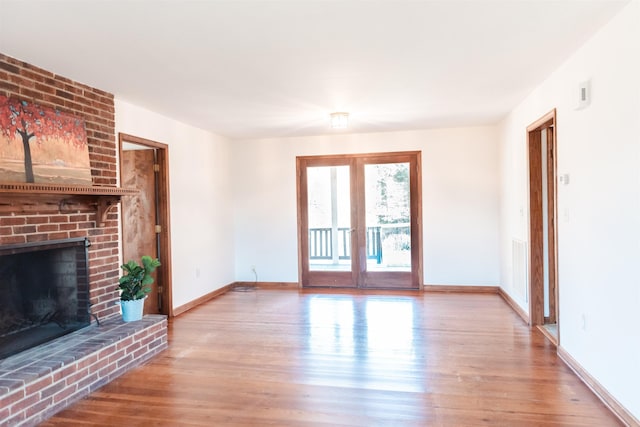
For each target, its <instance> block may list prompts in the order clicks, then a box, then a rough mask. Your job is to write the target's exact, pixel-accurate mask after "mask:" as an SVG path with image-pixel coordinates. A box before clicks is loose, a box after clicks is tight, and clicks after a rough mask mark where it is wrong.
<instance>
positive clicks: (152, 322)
mask: <svg viewBox="0 0 640 427" xmlns="http://www.w3.org/2000/svg"><path fill="white" fill-rule="evenodd" d="M0 95H4V96H6V97H15V98H19V99H21V100H26V101H28V102H31V103H34V104H38V105H41V106H45V107H52V108H55V109H57V110H60V111H64V112H66V113H68V114H71V115H73V116H76V117H80V118H82V119H83V120H84V121H85V125H86V133H87V139H88V146H89V159H90V164H91V176H92V182H93V184H92V185H93V187H96V188H98V189H100V188H102V189H104V190H102V193H107V194H108V193H109V192H110V191H113V190H114V189H115V188H116V187H117V157H116V152H117V147H116V138H115V122H114V114H115V108H114V101H113V95H112V94H110V93H107V92H104V91H102V90H99V89H96V88H93V87H90V86H87V85H84V84H81V83H78V82H74V81H72V80H70V79H67V78H65V77H62V76H59V75H56V74H54V73H52V72H49V71H46V70H43V69H41V68H38V67H35V66H33V65H30V64H27V63H24V62H22V61H19V60H16V59H14V58H11V57H8V56H6V55H3V54H1V53H0ZM0 184H1V183H0ZM12 191H13V192H12V193H11V194H10V195H9V194H8V193H6V192H2V188H0V247H3V246H4V247H12V246H16V245H18V246H19V245H29V244H31V243H36V242H45V241H61V240H68V239H71V240H74V239H85V238H86V239H87V240H88V242H89V243H90V246H89V247H88V250H87V257H88V289H89V304H90V308H89V310H90V319H89V320H90V321H91V326H88V327H85V328H84V329H80V330H78V331H76V332H73V333H71V334H68V335H65V336H63V337H61V338H57V339H55V340H54V341H51V342H50V343H48V344H43V345H41V346H39V347H34V348H32V349H30V350H26V351H24V352H22V353H18V354H16V355H13V356H10V357H7V358H5V359H0V425H5V424H7V425H30V424H33V423H36V422H38V421H39V420H42V419H43V418H44V417H46V416H48V415H51V414H52V413H53V412H55V411H58V410H60V409H62V408H63V407H64V406H66V405H68V404H70V403H72V402H73V400H77V399H79V398H81V397H82V396H84V395H86V394H88V393H89V392H91V391H93V390H94V389H95V388H97V387H99V386H100V385H103V384H104V383H106V382H108V381H110V380H111V379H113V378H115V377H116V376H118V375H120V374H122V373H124V372H125V371H126V370H127V369H131V368H132V367H134V366H136V365H137V364H139V363H142V362H143V361H144V360H147V359H148V358H149V357H151V356H153V355H154V354H156V353H158V352H159V351H161V350H162V349H164V348H166V345H167V341H166V319H165V318H164V316H148V317H147V318H145V320H143V321H141V322H133V323H135V324H124V323H122V321H121V320H120V314H119V307H118V305H117V304H116V302H117V301H118V300H119V297H118V291H117V289H116V283H117V279H118V277H119V275H120V269H119V247H120V243H119V242H120V228H119V219H118V215H119V214H118V209H117V208H116V206H117V204H116V203H114V201H115V200H117V199H115V198H113V197H110V198H109V199H108V203H103V202H104V200H105V199H104V197H103V198H101V197H102V196H103V194H102V193H100V194H101V196H95V195H94V194H93V193H91V194H88V195H85V194H80V195H79V194H71V195H68V194H65V192H64V189H62V190H61V191H59V192H55V191H54V192H53V193H51V194H49V193H47V192H46V191H42V192H40V193H37V194H24V195H21V194H19V193H16V191H19V190H12ZM96 319H98V320H99V323H100V325H98V324H97V323H96ZM86 340H88V341H89V342H90V344H87V343H86Z"/></svg>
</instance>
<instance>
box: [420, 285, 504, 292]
mask: <svg viewBox="0 0 640 427" xmlns="http://www.w3.org/2000/svg"><path fill="white" fill-rule="evenodd" d="M499 289H500V287H498V286H472V285H469V286H463V285H424V286H423V287H422V290H423V291H424V292H445V293H460V294H497V293H498V290H499Z"/></svg>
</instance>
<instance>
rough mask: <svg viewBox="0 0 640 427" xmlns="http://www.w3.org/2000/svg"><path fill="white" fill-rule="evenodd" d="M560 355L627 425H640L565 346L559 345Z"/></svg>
mask: <svg viewBox="0 0 640 427" xmlns="http://www.w3.org/2000/svg"><path fill="white" fill-rule="evenodd" d="M558 356H559V357H560V359H562V361H563V362H564V363H565V364H566V365H567V366H568V367H569V368H570V369H571V370H572V371H573V372H574V373H575V374H576V375H577V376H578V378H580V380H581V381H582V382H583V383H585V384H586V385H587V387H589V388H590V389H591V391H593V393H594V394H595V395H596V396H597V397H598V398H599V399H600V400H601V401H602V403H604V404H605V405H606V406H607V408H609V410H610V411H611V412H612V413H613V414H614V415H615V416H616V417H618V419H620V421H622V422H623V423H624V424H625V425H626V426H627V427H640V420H638V419H637V418H636V417H634V416H633V414H631V413H630V412H629V411H627V409H626V408H625V407H624V406H622V405H621V404H620V402H618V401H617V400H616V398H615V397H613V396H612V395H611V394H610V393H609V392H608V391H607V389H606V388H604V387H603V386H602V385H601V384H600V383H599V382H598V381H597V380H596V379H595V378H593V377H592V376H591V374H589V372H587V370H586V369H584V368H583V367H582V366H581V365H580V364H579V363H578V362H577V361H576V360H575V359H574V358H573V357H572V356H571V355H570V354H569V353H568V352H567V351H566V350H565V349H564V348H562V347H560V346H558Z"/></svg>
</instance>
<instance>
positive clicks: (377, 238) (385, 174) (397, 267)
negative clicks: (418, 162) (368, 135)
mask: <svg viewBox="0 0 640 427" xmlns="http://www.w3.org/2000/svg"><path fill="white" fill-rule="evenodd" d="M364 180H365V181H364V182H365V209H366V218H365V221H366V229H367V231H366V232H367V270H368V271H411V209H410V191H409V163H383V164H368V165H365V166H364Z"/></svg>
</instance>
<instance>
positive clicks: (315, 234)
mask: <svg viewBox="0 0 640 427" xmlns="http://www.w3.org/2000/svg"><path fill="white" fill-rule="evenodd" d="M337 232H338V245H337V249H338V259H342V260H345V259H351V229H350V228H348V227H339V228H338V229H337ZM332 242H333V230H332V229H331V228H310V229H309V259H333V244H332ZM367 259H375V260H376V262H377V263H378V264H380V263H381V262H382V240H381V238H380V226H377V227H367Z"/></svg>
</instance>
